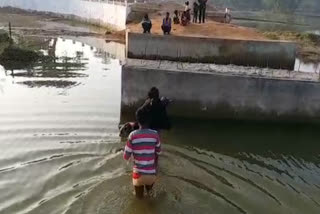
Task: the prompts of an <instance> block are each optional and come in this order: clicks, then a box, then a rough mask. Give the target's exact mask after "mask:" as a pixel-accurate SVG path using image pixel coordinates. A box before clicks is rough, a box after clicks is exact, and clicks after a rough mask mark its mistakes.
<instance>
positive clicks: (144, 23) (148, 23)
mask: <svg viewBox="0 0 320 214" xmlns="http://www.w3.org/2000/svg"><path fill="white" fill-rule="evenodd" d="M141 25H142V28H143V33H150V30H151V28H152V23H151V20H150V19H149V16H148V14H146V15H145V16H144V18H143V20H142V24H141Z"/></svg>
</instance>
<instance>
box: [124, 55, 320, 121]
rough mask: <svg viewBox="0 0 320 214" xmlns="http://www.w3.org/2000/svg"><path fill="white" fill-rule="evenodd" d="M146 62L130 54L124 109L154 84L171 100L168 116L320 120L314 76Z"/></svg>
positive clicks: (318, 91) (128, 111)
mask: <svg viewBox="0 0 320 214" xmlns="http://www.w3.org/2000/svg"><path fill="white" fill-rule="evenodd" d="M139 61H140V62H139ZM145 62H146V61H141V60H129V61H128V62H127V64H126V65H124V66H123V70H122V99H121V102H122V105H121V106H122V110H121V111H122V114H132V112H133V111H134V110H135V109H136V108H137V107H138V106H139V105H141V104H142V102H143V100H144V99H145V97H146V94H147V91H148V90H149V89H150V88H151V87H152V86H156V87H158V88H159V89H160V91H161V95H163V96H167V97H169V98H171V99H173V100H174V102H173V104H172V105H171V106H170V107H169V113H170V115H172V116H178V117H187V118H207V119H213V118H223V119H253V120H293V121H299V120H303V121H304V120H308V121H320V84H319V82H317V81H315V79H312V77H309V79H310V81H301V80H297V79H299V78H296V80H290V78H288V77H287V76H284V77H282V78H280V77H279V78H277V77H276V78H274V79H271V78H269V77H268V76H267V75H266V76H261V75H259V74H256V75H246V74H241V73H238V74H236V73H223V72H221V73H219V72H214V71H208V70H207V69H204V68H205V67H204V66H202V68H201V66H200V69H202V70H200V69H199V70H197V71H196V72H194V70H193V69H192V67H194V66H190V67H189V68H188V66H184V67H182V66H183V65H179V63H172V62H170V63H166V62H163V63H161V64H164V65H160V66H158V67H157V65H156V64H155V63H151V62H150V63H149V64H148V62H146V63H145ZM139 64H140V65H139ZM174 67H176V69H174ZM178 67H180V68H178ZM197 67H198V66H197ZM284 72H286V71H284ZM311 80H312V81H311Z"/></svg>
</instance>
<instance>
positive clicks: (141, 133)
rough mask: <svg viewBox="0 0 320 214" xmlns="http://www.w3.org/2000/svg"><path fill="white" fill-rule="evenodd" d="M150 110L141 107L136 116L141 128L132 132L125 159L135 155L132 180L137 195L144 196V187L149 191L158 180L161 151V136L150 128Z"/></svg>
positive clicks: (125, 151) (125, 150)
mask: <svg viewBox="0 0 320 214" xmlns="http://www.w3.org/2000/svg"><path fill="white" fill-rule="evenodd" d="M149 117H150V114H149V112H148V111H147V110H146V109H144V108H140V109H138V111H137V112H136V118H137V121H138V123H139V126H140V128H139V129H138V130H135V131H133V132H131V133H130V135H129V137H128V141H127V144H126V146H125V149H124V155H123V157H124V159H125V160H129V159H130V158H131V157H133V162H134V166H133V174H132V182H133V186H134V188H135V193H136V197H138V198H142V197H143V195H144V188H146V190H147V193H149V192H150V191H151V190H152V187H153V184H154V183H155V181H156V174H157V161H158V155H159V154H160V152H161V143H160V137H159V134H158V132H157V131H155V130H152V129H149V126H148V124H149V121H150V120H149V119H150V118H149Z"/></svg>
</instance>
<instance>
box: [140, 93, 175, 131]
mask: <svg viewBox="0 0 320 214" xmlns="http://www.w3.org/2000/svg"><path fill="white" fill-rule="evenodd" d="M168 104H169V101H168V99H166V98H160V96H159V90H158V89H157V88H156V87H152V88H151V89H150V91H149V92H148V98H147V100H146V101H145V103H144V104H143V106H142V107H141V108H143V109H145V110H146V111H148V112H149V114H150V124H149V127H150V128H151V129H154V130H157V131H159V130H169V129H170V128H171V123H170V120H169V117H168V115H167V106H168Z"/></svg>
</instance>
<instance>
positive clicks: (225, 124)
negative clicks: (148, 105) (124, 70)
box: [0, 38, 320, 214]
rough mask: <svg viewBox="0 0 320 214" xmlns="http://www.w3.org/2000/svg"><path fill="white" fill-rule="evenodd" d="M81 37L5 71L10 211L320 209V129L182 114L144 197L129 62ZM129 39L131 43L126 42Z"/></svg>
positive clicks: (0, 89)
mask: <svg viewBox="0 0 320 214" xmlns="http://www.w3.org/2000/svg"><path fill="white" fill-rule="evenodd" d="M76 40H77V39H75V40H71V39H62V38H58V39H45V38H41V39H40V38H36V39H33V41H32V42H30V44H29V45H30V46H31V45H36V46H37V47H38V48H40V49H41V50H42V52H43V53H44V54H48V55H50V56H52V61H48V62H46V63H44V64H39V65H36V66H35V67H32V68H27V69H13V71H11V70H8V71H6V69H5V68H4V67H0V109H1V111H0V118H1V120H0V151H1V156H0V191H1V194H0V213H1V214H2V213H3V214H10V213H13V214H20V213H21V214H22V213H30V214H31V213H46V214H49V213H50V214H51V213H52V214H55V213H56V214H61V213H65V214H73V213H74V214H80V213H84V214H97V213H99V214H102V213H103V214H112V213H115V214H120V213H123V214H130V213H131V214H141V213H148V214H149V213H150V214H151V213H154V214H161V213H165V214H168V213H173V214H182V213H183V214H191V213H268V214H269V213H315V214H316V213H319V210H320V152H319V151H320V145H319V143H318V142H319V141H318V140H320V134H319V131H318V129H319V127H317V126H314V125H301V124H300V125H299V124H290V125H289V124H282V125H279V124H268V123H252V122H241V121H238V122H235V121H185V120H174V121H173V123H174V128H173V129H172V130H171V131H170V132H164V133H163V135H162V138H163V139H162V141H163V150H164V152H163V155H162V156H161V157H160V173H159V174H160V175H159V180H158V182H157V184H156V186H155V191H154V195H153V197H151V198H148V199H145V200H142V201H139V200H136V199H135V197H134V195H133V188H132V186H131V176H130V170H131V163H126V162H125V161H123V159H122V148H123V146H124V144H125V142H122V141H121V140H120V139H119V137H118V128H117V127H118V123H119V120H120V108H121V106H120V101H121V60H119V59H117V57H116V56H117V55H116V54H115V53H114V50H113V49H114V47H116V46H117V45H120V44H115V43H111V44H110V47H113V48H112V50H111V49H109V50H108V49H107V48H103V46H102V45H101V46H99V47H98V48H96V47H93V46H89V45H87V44H85V43H82V42H78V41H76ZM120 46H121V45H120Z"/></svg>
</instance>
